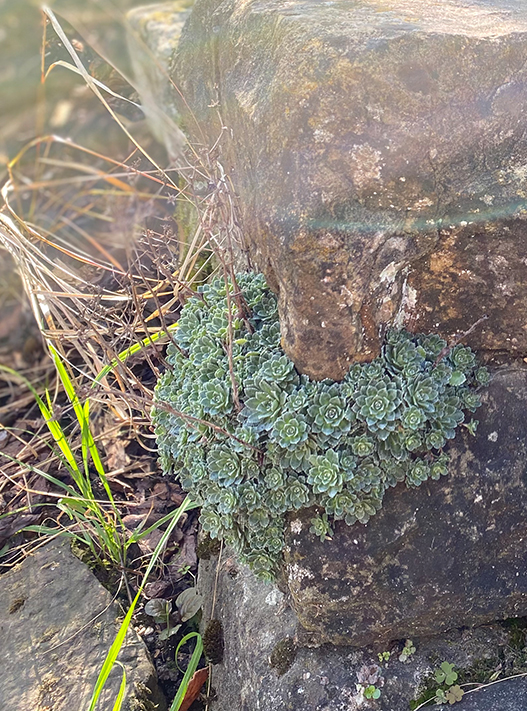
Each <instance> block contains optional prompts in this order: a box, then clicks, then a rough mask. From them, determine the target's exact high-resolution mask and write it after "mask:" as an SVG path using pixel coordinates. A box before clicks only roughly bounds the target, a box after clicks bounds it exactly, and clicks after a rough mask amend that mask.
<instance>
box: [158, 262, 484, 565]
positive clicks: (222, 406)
mask: <svg viewBox="0 0 527 711" xmlns="http://www.w3.org/2000/svg"><path fill="white" fill-rule="evenodd" d="M227 289H228V291H229V297H227ZM238 291H239V294H240V295H241V296H240V295H238ZM240 299H241V301H240ZM229 309H230V314H229ZM167 360H168V362H169V364H170V365H171V366H172V369H171V370H167V372H166V373H165V374H164V375H163V376H162V377H161V379H160V380H159V382H158V384H157V387H156V405H155V407H154V409H153V422H154V425H155V430H156V435H157V441H158V447H159V454H160V462H161V465H162V468H163V470H164V471H165V472H166V473H167V474H172V475H175V476H177V477H178V478H179V480H180V481H181V483H182V485H183V487H184V488H185V489H186V490H188V491H189V493H190V494H191V496H192V497H193V498H194V499H195V500H196V501H197V502H198V503H199V504H200V505H201V507H202V511H201V525H202V528H203V530H204V531H205V532H206V533H208V534H209V535H210V537H211V538H212V539H223V540H225V541H226V543H228V544H229V545H231V546H233V547H234V548H235V549H236V550H237V552H238V553H239V555H240V557H241V559H242V560H243V561H244V562H246V563H248V564H249V565H250V566H251V567H252V568H253V570H254V571H255V572H256V573H257V574H258V575H260V576H262V577H264V578H272V577H273V576H274V575H275V573H276V571H277V569H278V566H279V563H280V559H281V554H282V550H283V546H284V527H285V515H286V514H287V512H290V511H297V510H299V509H302V508H306V507H310V506H317V507H318V514H317V516H316V517H315V519H313V520H312V524H313V526H312V532H313V533H314V534H315V535H318V536H320V537H321V538H325V537H328V536H330V535H331V531H332V528H331V523H332V521H333V520H340V519H342V520H344V521H345V522H346V523H347V524H349V525H352V524H354V523H356V522H360V523H363V524H365V523H367V522H368V520H369V519H370V517H371V516H373V515H375V513H376V512H377V511H378V510H379V509H380V508H381V506H382V502H383V497H384V494H385V492H386V490H387V489H388V488H389V487H391V486H396V485H397V484H398V483H399V482H403V481H404V482H405V483H406V485H407V486H411V487H417V486H420V485H421V483H422V482H424V481H426V480H427V479H439V478H440V477H441V476H442V475H445V474H447V473H448V463H449V457H448V454H446V453H445V452H444V446H445V444H446V443H447V441H448V440H450V439H452V438H453V437H454V436H455V433H456V430H457V429H458V427H459V426H460V425H461V424H462V423H464V424H465V426H466V427H467V429H468V430H469V431H470V432H471V433H473V432H474V430H475V428H476V426H477V421H475V420H470V421H469V422H465V418H466V414H467V412H468V413H473V412H475V410H476V409H477V408H478V407H479V405H480V399H479V396H478V389H479V388H480V387H482V386H483V385H485V384H487V383H488V380H489V375H488V371H487V370H486V369H485V368H482V367H480V366H478V364H477V362H476V358H475V355H474V353H473V352H472V351H471V350H470V348H467V347H465V346H463V345H461V344H457V345H456V346H455V347H453V348H451V349H449V348H448V347H447V344H446V342H445V341H444V340H443V339H441V338H440V337H439V336H437V335H435V334H428V335H413V334H411V333H408V332H407V331H396V330H391V331H388V333H387V334H386V337H385V343H384V346H383V348H382V352H381V355H380V356H379V357H378V358H376V359H375V360H373V361H372V362H370V363H365V364H355V365H353V366H351V368H350V369H349V372H348V373H347V375H346V377H345V378H344V379H343V381H342V382H338V383H337V382H332V381H328V380H325V381H322V382H317V381H313V380H310V379H309V378H308V377H307V376H305V375H300V374H299V373H298V372H297V370H296V369H295V367H294V364H293V363H292V361H290V360H289V358H288V357H287V356H286V355H285V354H284V352H283V350H282V348H281V345H280V324H279V322H278V311H277V301H276V297H275V296H274V294H273V293H272V292H271V291H270V290H269V289H268V287H267V285H266V283H265V280H264V278H263V276H262V275H259V274H252V273H248V274H241V275H239V276H238V277H237V278H236V284H232V283H230V282H229V283H228V284H227V283H226V282H225V281H224V280H221V279H217V280H215V281H213V282H212V283H210V284H205V285H204V286H202V287H200V288H199V293H198V294H196V296H194V297H192V298H190V299H189V300H188V301H187V303H186V304H185V306H184V308H183V309H182V312H181V316H180V320H179V327H178V330H177V331H176V335H175V343H173V344H171V345H170V346H169V348H168V353H167ZM328 516H329V517H330V519H331V521H330V520H329V519H328Z"/></svg>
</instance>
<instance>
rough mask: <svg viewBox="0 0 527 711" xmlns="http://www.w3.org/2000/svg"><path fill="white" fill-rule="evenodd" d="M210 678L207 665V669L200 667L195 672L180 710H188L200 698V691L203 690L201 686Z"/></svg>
mask: <svg viewBox="0 0 527 711" xmlns="http://www.w3.org/2000/svg"><path fill="white" fill-rule="evenodd" d="M208 678H209V670H208V668H207V667H205V669H198V670H197V671H195V672H194V676H193V677H192V679H191V680H190V681H189V684H188V687H187V693H186V694H185V698H184V699H183V702H182V704H181V706H180V707H179V711H188V709H189V708H190V706H192V704H193V703H194V701H195V700H196V699H197V698H198V696H199V692H200V691H201V687H202V686H203V684H204V683H205V682H206V681H207V679H208Z"/></svg>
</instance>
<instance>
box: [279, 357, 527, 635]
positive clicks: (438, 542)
mask: <svg viewBox="0 0 527 711" xmlns="http://www.w3.org/2000/svg"><path fill="white" fill-rule="evenodd" d="M482 398H483V399H484V405H483V407H482V408H481V409H480V410H478V415H477V416H478V419H479V420H480V425H479V428H478V431H477V434H476V436H475V437H472V436H471V435H468V433H467V436H458V437H457V438H456V440H455V441H454V443H453V444H452V445H451V449H450V451H451V453H452V457H453V461H452V464H451V468H450V474H449V476H448V477H445V478H442V479H441V481H429V482H426V483H425V484H423V485H421V486H420V487H419V488H418V489H407V488H405V487H404V486H398V487H396V488H395V489H391V490H390V491H389V492H387V494H386V496H385V499H384V504H383V508H382V509H381V511H380V512H379V513H378V514H377V515H375V516H374V517H373V518H371V519H370V521H369V523H368V524H367V525H366V526H363V525H361V524H355V525H354V526H351V527H350V526H347V525H346V524H345V523H344V522H339V523H337V525H336V526H335V535H334V536H333V539H332V540H331V541H324V542H323V543H321V542H320V540H319V539H318V538H316V537H315V536H313V535H312V534H310V533H309V518H310V517H311V516H310V513H309V512H308V511H304V512H301V513H300V515H298V516H295V517H294V518H293V519H292V521H291V526H290V530H289V531H288V533H287V538H288V541H287V544H288V545H287V547H286V562H287V570H288V584H289V588H290V590H291V592H292V595H293V598H294V607H295V609H296V611H297V614H298V616H299V618H300V620H301V622H302V624H303V625H304V627H305V628H306V629H307V630H309V631H310V632H311V633H312V637H311V639H310V642H311V643H314V644H319V643H323V642H328V641H331V642H333V643H336V644H352V645H357V646H362V645H365V644H370V643H373V642H382V641H383V640H390V639H399V638H402V637H405V636H406V637H408V636H409V637H411V636H416V635H429V634H435V633H437V632H440V631H443V630H446V629H449V628H453V627H458V626H460V625H475V624H482V623H483V622H488V621H490V620H495V619H503V618H505V617H514V616H522V615H526V614H527V518H526V516H525V501H526V500H527V413H526V408H525V403H526V401H527V369H526V368H524V367H507V368H504V369H502V370H500V371H499V372H497V373H496V374H495V376H494V380H493V382H492V383H491V385H490V387H489V388H488V390H487V391H485V392H484V394H483V396H482Z"/></svg>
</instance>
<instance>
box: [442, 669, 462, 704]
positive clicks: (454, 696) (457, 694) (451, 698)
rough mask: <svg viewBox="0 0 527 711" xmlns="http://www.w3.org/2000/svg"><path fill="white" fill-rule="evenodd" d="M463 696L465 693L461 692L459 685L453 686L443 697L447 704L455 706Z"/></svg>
mask: <svg viewBox="0 0 527 711" xmlns="http://www.w3.org/2000/svg"><path fill="white" fill-rule="evenodd" d="M456 677H457V674H456ZM464 695H465V692H464V691H463V689H462V688H461V687H460V686H459V684H456V686H453V687H452V688H451V689H449V690H448V691H447V692H446V694H445V697H446V700H447V701H448V703H449V704H455V703H457V702H458V701H461V699H462V698H463V696H464Z"/></svg>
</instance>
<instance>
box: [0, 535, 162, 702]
mask: <svg viewBox="0 0 527 711" xmlns="http://www.w3.org/2000/svg"><path fill="white" fill-rule="evenodd" d="M119 618H120V619H119ZM121 619H122V612H121V610H120V608H119V606H118V605H117V604H115V603H112V596H111V595H110V593H109V592H108V591H107V590H105V588H103V587H102V585H101V584H100V583H99V582H98V581H97V579H96V578H95V577H94V575H93V574H92V573H91V572H90V570H89V569H88V568H87V567H86V566H85V565H84V564H83V563H81V561H80V560H78V559H77V558H75V556H74V555H73V554H72V553H71V551H70V549H69V544H68V543H67V542H63V541H61V542H59V541H54V542H51V543H48V544H47V545H45V546H44V547H43V548H41V549H40V550H39V551H38V552H37V553H35V554H34V555H31V556H30V557H28V558H27V559H26V560H25V561H24V562H23V563H22V564H21V565H19V566H17V567H16V568H14V569H13V570H11V571H10V572H8V573H6V574H5V575H3V576H2V577H1V578H0V648H1V650H2V665H1V667H0V711H76V710H77V709H79V710H80V709H87V708H88V705H89V700H90V697H91V694H92V691H93V687H94V685H95V682H96V679H97V676H98V674H99V671H100V669H101V667H102V664H103V662H104V659H105V657H106V654H107V652H108V649H109V648H110V646H111V644H112V642H113V640H114V639H115V635H116V633H117V630H118V628H119V625H120V621H121ZM118 659H119V660H120V661H121V662H122V664H123V665H124V666H125V668H126V673H127V695H126V700H125V705H124V708H125V709H126V710H127V711H153V710H154V709H157V710H158V711H165V709H166V703H165V700H164V698H163V696H162V694H161V693H160V691H159V689H158V687H157V678H156V675H155V671H154V667H153V665H152V662H151V661H150V658H149V656H148V652H147V650H146V647H145V646H144V644H143V642H142V641H141V639H140V638H139V637H138V636H137V635H136V634H135V632H133V630H132V631H130V632H129V633H128V636H127V639H126V644H125V646H124V647H123V649H122V651H121V653H120V655H119V657H118ZM121 674H122V672H121V669H120V667H114V669H113V670H112V672H111V674H110V677H109V679H108V682H107V687H106V688H105V690H104V691H103V693H102V695H101V700H100V701H99V705H98V707H97V708H98V709H100V711H107V710H108V711H109V709H111V708H113V702H114V700H115V697H116V695H117V692H118V690H119V685H120V682H121Z"/></svg>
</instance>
